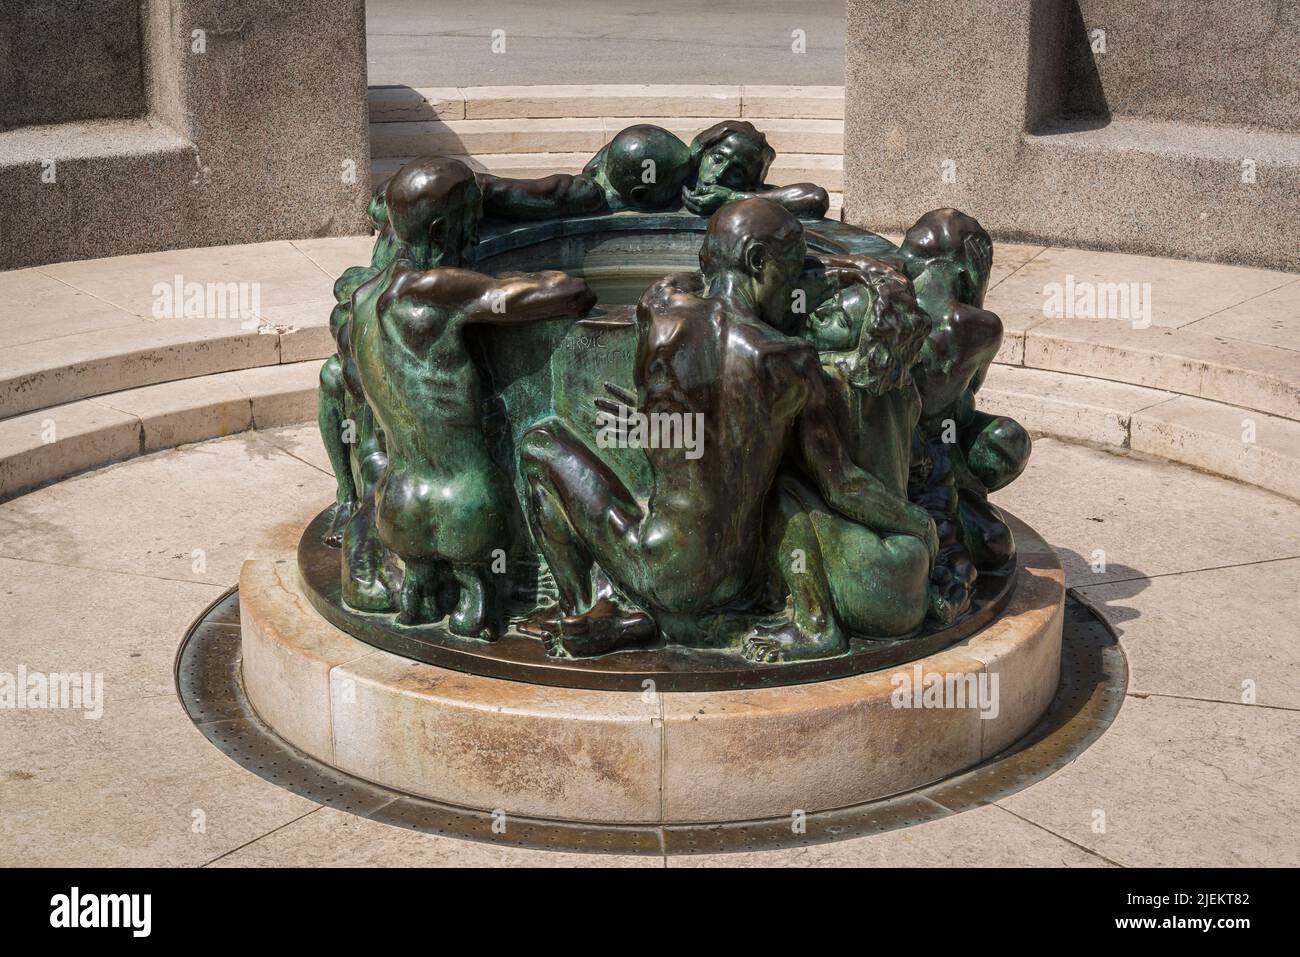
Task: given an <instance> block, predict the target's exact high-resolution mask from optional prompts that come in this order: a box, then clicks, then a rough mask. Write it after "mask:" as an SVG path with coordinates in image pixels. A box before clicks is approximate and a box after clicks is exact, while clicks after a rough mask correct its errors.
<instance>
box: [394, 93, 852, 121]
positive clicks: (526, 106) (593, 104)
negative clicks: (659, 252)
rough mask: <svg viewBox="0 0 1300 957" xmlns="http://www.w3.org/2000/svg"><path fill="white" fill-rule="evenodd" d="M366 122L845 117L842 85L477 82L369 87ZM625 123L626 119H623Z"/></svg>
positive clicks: (832, 118)
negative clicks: (603, 118) (477, 84)
mask: <svg viewBox="0 0 1300 957" xmlns="http://www.w3.org/2000/svg"><path fill="white" fill-rule="evenodd" d="M369 105H370V121H371V123H372V124H373V123H384V122H395V121H403V120H433V119H441V120H488V119H546V118H565V117H575V118H577V117H635V116H707V117H713V118H714V120H715V121H716V120H719V119H737V118H739V119H771V118H776V119H796V118H802V119H831V120H843V119H844V87H842V86H754V85H749V86H726V85H721V86H712V85H710V86H703V85H673V84H654V85H650V84H625V85H621V84H620V85H559V86H480V87H459V88H458V87H438V88H426V89H412V88H411V87H407V86H376V87H371V88H370V91H369ZM624 125H625V126H626V125H627V124H626V123H625V124H624Z"/></svg>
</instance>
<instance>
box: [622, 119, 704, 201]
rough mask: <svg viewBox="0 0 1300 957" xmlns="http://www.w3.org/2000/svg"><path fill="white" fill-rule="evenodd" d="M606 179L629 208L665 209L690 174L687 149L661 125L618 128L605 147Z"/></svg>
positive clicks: (676, 196) (645, 124)
mask: <svg viewBox="0 0 1300 957" xmlns="http://www.w3.org/2000/svg"><path fill="white" fill-rule="evenodd" d="M604 172H605V179H606V181H607V182H608V183H609V185H610V186H611V187H613V189H614V191H615V192H616V193H618V195H619V197H620V198H621V199H622V200H623V202H624V203H626V204H627V205H628V206H629V207H631V208H632V209H644V210H656V209H667V208H669V207H671V206H672V205H673V204H675V203H676V202H677V200H678V194H679V193H680V192H681V188H682V184H683V183H684V182H686V178H687V176H688V175H689V174H690V149H689V148H688V147H687V146H686V144H685V143H683V142H682V141H681V140H680V139H678V138H677V137H676V136H674V135H673V134H672V133H670V132H668V131H667V130H665V129H664V128H663V127H659V126H653V125H651V124H649V123H641V124H638V125H636V126H629V127H627V128H626V129H624V130H620V131H619V132H618V134H617V135H615V137H614V138H613V139H612V140H610V141H609V145H608V146H607V147H605V170H604Z"/></svg>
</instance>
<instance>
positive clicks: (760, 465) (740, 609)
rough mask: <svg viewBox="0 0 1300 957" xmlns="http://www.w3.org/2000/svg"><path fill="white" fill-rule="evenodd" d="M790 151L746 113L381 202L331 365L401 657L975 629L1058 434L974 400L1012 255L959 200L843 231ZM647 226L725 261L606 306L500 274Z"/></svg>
mask: <svg viewBox="0 0 1300 957" xmlns="http://www.w3.org/2000/svg"><path fill="white" fill-rule="evenodd" d="M774 156H775V154H774V152H773V151H772V149H771V147H770V146H768V144H767V141H766V138H765V137H764V136H763V135H762V133H760V132H759V131H758V130H756V129H755V128H754V127H753V126H752V125H751V124H749V123H746V122H741V121H728V122H723V123H719V124H717V125H716V126H713V127H711V128H710V129H708V130H705V131H704V132H702V133H701V134H700V135H699V136H697V137H696V138H695V140H694V141H693V142H692V143H691V144H690V145H689V146H687V145H686V144H685V143H683V142H682V141H681V140H679V139H678V138H677V137H675V136H673V134H671V133H669V132H668V131H666V130H662V129H660V128H658V127H654V126H649V125H640V126H632V127H629V128H628V129H625V130H623V131H622V132H620V133H619V134H618V135H617V136H615V137H614V139H613V140H612V141H611V142H610V143H609V144H608V145H607V146H606V147H605V148H604V149H602V150H601V151H600V152H599V153H597V155H596V156H595V157H593V158H592V160H591V161H590V162H589V163H588V164H587V166H586V168H585V169H584V170H583V172H582V173H581V174H578V175H564V174H561V175H555V176H550V177H545V178H542V179H537V180H518V179H506V178H500V177H496V176H491V175H488V174H475V173H473V172H471V171H470V170H469V169H468V168H467V167H465V166H464V165H463V164H461V163H459V162H457V161H455V160H450V159H437V158H432V159H422V160H417V161H413V162H412V163H409V164H407V165H406V166H405V167H403V168H402V169H401V170H400V171H399V172H398V173H397V174H395V175H394V176H393V178H392V179H391V180H390V181H389V182H387V183H386V184H384V185H383V187H381V189H380V190H379V191H378V192H377V193H376V198H375V200H374V202H372V205H371V215H372V219H373V220H374V222H375V226H376V230H377V232H378V238H377V240H376V244H375V249H374V253H373V255H372V260H371V262H370V264H369V265H367V266H358V267H354V268H353V269H350V270H348V271H347V272H345V273H344V275H343V276H342V277H340V279H339V282H338V284H337V285H336V289H335V294H336V298H337V299H338V304H337V306H336V307H335V310H334V313H333V315H332V316H331V330H332V332H333V333H334V336H335V341H336V344H337V347H338V349H337V354H336V355H335V356H334V357H332V358H331V359H330V360H329V361H328V362H327V363H326V364H325V367H324V369H323V370H322V378H321V382H322V385H321V393H320V425H321V432H322V437H323V439H324V441H325V445H326V449H327V451H328V452H329V455H330V460H331V462H332V463H333V465H334V469H335V474H336V477H337V485H338V496H337V501H336V504H335V505H334V506H333V509H332V511H331V512H330V514H329V515H328V516H327V520H326V518H323V519H322V521H323V522H324V524H323V525H322V524H321V523H320V522H318V523H317V524H318V526H319V527H320V533H319V534H321V535H322V536H323V539H324V544H325V545H328V546H333V547H336V548H338V549H339V551H338V552H336V553H335V554H337V555H338V563H339V577H340V582H341V584H340V587H339V592H338V595H339V598H338V602H339V605H340V606H341V608H342V609H343V610H344V611H347V613H348V614H351V615H354V616H355V615H363V616H367V615H368V616H370V618H369V619H366V620H367V621H369V622H371V624H372V625H373V627H376V628H382V629H385V630H387V631H388V632H389V633H391V634H392V635H394V636H395V638H394V641H396V642H397V643H398V644H400V643H401V642H403V641H408V640H409V641H415V640H416V639H417V638H418V639H419V640H421V641H429V642H434V643H437V642H441V641H445V642H449V643H455V642H465V641H469V642H479V643H482V642H491V641H493V640H495V639H497V638H499V637H502V636H505V635H509V636H512V637H511V640H512V641H521V640H532V641H535V642H536V647H537V648H538V649H539V654H542V655H544V656H545V657H547V658H549V659H553V660H557V661H561V662H562V661H565V660H572V659H587V658H592V657H594V656H602V655H609V654H638V653H644V652H643V651H642V650H643V649H653V648H665V647H669V648H677V647H680V648H694V649H707V650H708V651H709V653H711V654H721V655H729V656H732V658H734V660H735V661H736V662H737V663H738V664H739V665H740V666H744V665H745V663H749V665H750V666H752V667H760V666H766V665H771V664H779V663H785V662H790V663H793V662H801V661H817V660H821V659H829V658H834V657H837V656H843V655H846V654H849V653H850V649H851V647H852V646H853V644H854V643H855V642H862V641H868V642H870V641H877V642H887V643H893V644H896V643H899V642H909V641H914V640H916V639H918V638H922V637H924V636H926V635H931V634H935V633H936V632H939V631H942V630H943V629H949V628H951V627H953V626H954V625H955V624H956V623H959V622H960V621H961V620H963V616H966V615H968V614H970V613H972V609H973V607H974V605H975V604H977V603H978V601H977V598H976V596H977V593H978V589H979V587H980V580H981V579H982V577H983V576H986V575H993V576H997V575H999V574H1001V575H1005V574H1006V571H1007V569H1008V568H1010V567H1012V566H1013V565H1014V560H1015V552H1014V542H1013V540H1012V538H1011V534H1010V531H1009V529H1008V528H1007V526H1006V524H1005V523H1004V522H1003V521H1002V517H1001V515H1000V513H999V512H998V511H997V509H996V508H995V507H994V506H993V505H991V504H990V503H989V501H988V495H989V493H991V492H993V491H996V490H997V489H998V488H1001V487H1003V486H1004V485H1006V484H1007V483H1008V482H1010V481H1011V480H1013V479H1014V478H1015V477H1016V476H1017V475H1019V473H1020V472H1021V471H1022V470H1023V468H1024V465H1025V462H1026V461H1027V459H1028V455H1029V448H1030V442H1029V437H1028V435H1027V434H1026V433H1025V431H1024V430H1023V429H1022V428H1021V427H1020V426H1019V425H1018V424H1017V423H1015V422H1014V421H1012V420H1010V419H1007V418H1005V417H997V416H991V415H988V414H986V413H983V412H980V411H979V410H977V408H976V405H975V397H976V394H977V393H978V391H979V388H980V386H981V384H982V382H983V379H984V376H985V374H986V372H987V369H988V366H989V363H990V362H991V361H992V359H993V356H994V355H995V354H996V352H997V349H998V346H999V344H1000V342H1001V335H1002V330H1001V323H1000V321H999V320H998V318H997V316H995V315H994V314H993V313H991V312H988V311H987V310H985V309H984V308H983V296H984V291H985V288H986V286H987V282H988V276H989V269H990V266H991V263H992V244H991V242H990V241H989V238H988V236H987V234H985V233H984V231H983V230H982V229H981V228H980V226H979V224H978V223H977V222H976V221H975V220H973V219H971V218H970V217H968V216H965V215H963V214H961V213H959V212H957V211H955V210H937V211H934V212H932V213H928V214H926V216H924V217H922V219H921V220H920V221H918V223H917V225H916V226H914V227H913V228H912V229H911V230H910V231H909V232H908V233H907V235H906V237H905V238H904V240H903V242H902V244H901V245H900V246H899V247H896V248H895V247H893V246H892V245H891V244H889V243H887V242H885V241H884V240H882V239H880V237H877V236H874V234H870V233H866V232H865V231H860V230H853V229H852V228H851V227H846V226H842V225H841V224H837V223H831V222H830V221H827V220H823V219H821V217H822V215H823V214H824V213H825V211H826V208H827V204H828V196H827V194H826V192H825V190H823V189H821V188H820V187H817V186H814V185H812V184H799V185H795V186H787V187H780V188H774V187H769V186H765V185H764V183H763V180H764V178H765V176H766V174H767V170H768V168H769V166H770V165H771V163H772V161H773V158H774ZM620 213H624V214H627V215H631V214H634V213H635V214H639V215H646V216H655V217H660V219H653V220H649V221H648V222H650V223H651V225H652V226H654V228H658V229H662V230H671V231H673V233H674V235H678V236H683V235H693V236H696V237H698V239H699V253H698V261H699V268H698V270H688V271H676V272H673V273H672V274H671V275H667V276H665V277H663V278H661V279H659V280H658V281H653V282H650V283H649V284H648V285H647V287H646V288H645V289H644V291H643V292H642V293H641V294H640V296H639V299H637V300H636V301H635V305H633V306H619V305H616V304H614V303H604V304H602V305H599V306H598V305H597V300H598V296H597V295H596V294H595V293H594V292H593V290H592V289H591V288H589V287H588V285H587V283H586V282H584V281H583V280H582V279H581V278H579V277H576V276H573V277H571V276H569V275H566V274H565V273H564V272H558V271H554V270H550V271H541V272H535V273H514V272H510V271H501V270H499V269H492V268H489V267H485V266H483V265H482V264H481V260H482V259H483V257H484V255H485V254H488V256H489V258H492V257H495V256H499V255H500V254H501V250H503V249H504V250H507V251H508V250H509V249H510V248H511V246H510V242H516V240H517V229H516V227H515V226H513V225H511V224H519V223H539V224H541V226H539V228H544V229H545V230H546V235H548V236H551V235H553V236H556V237H564V236H571V235H579V234H581V235H594V236H596V238H595V239H593V240H592V245H593V248H596V247H598V246H599V242H600V238H599V237H600V236H601V235H602V233H601V232H600V231H601V230H602V229H603V228H604V224H605V223H607V222H610V223H612V222H613V217H614V216H615V214H620ZM706 217H707V221H706ZM801 220H802V222H801ZM641 223H642V221H641V220H638V221H637V224H641ZM487 224H499V225H494V226H492V228H491V229H489V230H488V231H487V233H486V234H485V233H484V232H483V230H482V228H481V227H484V226H486V225H487ZM546 224H554V225H551V226H548V225H546ZM656 224H658V225H656ZM512 230H516V231H515V232H512ZM511 237H515V239H511ZM836 237H840V239H842V240H843V241H840V239H837V238H836ZM507 240H509V242H507ZM557 241H558V240H557ZM476 270H482V271H476ZM621 301H622V302H631V301H633V300H632V299H623V300H621ZM581 343H597V344H598V345H599V346H600V348H587V349H585V350H584V349H582V348H578V347H576V346H575V344H581ZM313 547H323V546H321V545H320V540H319V539H317V542H316V543H315V544H314V545H313ZM368 627H370V626H368ZM440 635H441V636H445V637H441V638H440V637H439V636H440ZM403 636H405V637H403Z"/></svg>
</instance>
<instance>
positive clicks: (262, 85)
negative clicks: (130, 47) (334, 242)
mask: <svg viewBox="0 0 1300 957" xmlns="http://www.w3.org/2000/svg"><path fill="white" fill-rule="evenodd" d="M42 6H48V5H40V4H37V5H33V6H32V7H31V8H29V9H38V8H40V7H42ZM123 6H126V7H129V8H131V9H128V10H126V11H123V10H122V9H121V8H122V7H123ZM109 8H111V9H109ZM109 14H111V16H108V15H109ZM63 16H64V19H65V20H67V21H68V22H67V23H66V24H65V29H67V30H70V31H72V33H73V35H74V36H78V37H91V36H95V35H105V34H107V35H114V31H115V30H116V31H117V33H119V34H121V35H122V36H127V35H129V36H133V37H135V38H136V44H137V46H138V49H139V54H138V57H137V58H136V60H135V61H133V63H132V64H131V65H130V66H132V67H133V68H134V69H136V70H137V71H138V72H139V76H136V77H134V78H133V80H132V82H133V83H134V88H135V89H137V90H138V96H137V97H136V101H137V102H136V103H135V105H134V108H132V105H131V104H130V103H128V104H127V106H126V107H124V108H118V104H117V103H116V99H120V97H117V98H116V99H115V101H114V104H113V105H114V110H112V111H109V112H104V111H103V110H98V111H97V110H96V109H94V108H93V106H87V105H86V103H85V100H86V98H87V97H90V96H93V95H95V94H94V93H93V92H92V91H86V90H77V91H73V90H72V88H71V87H69V88H68V94H69V96H72V94H73V93H74V92H75V94H76V108H71V107H65V108H63V109H62V110H61V112H60V113H59V115H54V116H42V117H40V118H39V120H38V121H39V122H41V123H43V124H44V125H40V126H36V125H32V123H31V122H27V121H24V119H23V118H22V117H23V114H22V113H21V112H20V111H19V110H17V109H16V107H17V105H18V104H17V103H16V102H15V100H16V99H17V98H18V97H20V96H23V95H24V94H23V93H22V91H23V89H24V86H23V84H22V83H21V82H19V83H17V84H14V83H7V84H3V83H0V129H4V131H3V132H0V268H13V267H16V266H23V265H32V264H37V263H44V262H52V261H58V260H63V259H78V258H88V257H96V256H108V255H115V254H120V253H131V252H144V251H149V250H156V249H165V248H177V247H184V246H204V245H214V244H223V243H239V242H258V241H262V240H269V239H284V238H297V237H307V236H326V235H348V234H357V233H362V232H365V231H366V229H367V228H368V221H367V219H366V216H365V207H366V200H367V198H368V193H369V133H368V120H367V115H366V58H365V49H366V37H365V3H364V0H296V2H294V3H292V4H268V3H265V2H264V0H134V2H133V3H130V4H125V5H124V4H123V3H121V2H110V0H83V2H79V3H77V4H75V5H73V6H72V7H71V8H70V9H67V8H65V10H64V12H63ZM106 16H108V19H107V20H106V19H105V17H106ZM123 17H126V18H128V19H127V20H122V18H123ZM119 20H121V21H122V22H117V21H119ZM29 21H30V17H28V18H26V19H25V18H24V17H22V16H6V17H4V18H3V19H0V28H3V29H4V31H5V33H4V35H3V36H0V49H4V48H10V49H14V48H16V49H20V50H21V49H28V48H29V47H30V46H31V45H32V44H36V43H37V42H38V41H37V39H36V38H35V37H33V36H31V34H30V32H29V31H30V27H31V23H30V22H29ZM34 49H39V47H35V48H34ZM128 52H129V51H128ZM21 68H22V67H21V66H20V69H21ZM62 69H63V72H64V74H65V75H67V76H69V77H73V76H76V75H77V72H76V71H77V70H78V64H77V63H74V62H67V63H65V64H64V66H63V68H62ZM47 79H48V77H47ZM56 85H57V84H56ZM104 95H106V94H104ZM7 117H14V118H16V119H17V122H16V123H5V122H4V119H5V118H7ZM88 117H97V118H94V119H90V118H88ZM6 126H8V127H9V128H7V129H5V128H4V127H6Z"/></svg>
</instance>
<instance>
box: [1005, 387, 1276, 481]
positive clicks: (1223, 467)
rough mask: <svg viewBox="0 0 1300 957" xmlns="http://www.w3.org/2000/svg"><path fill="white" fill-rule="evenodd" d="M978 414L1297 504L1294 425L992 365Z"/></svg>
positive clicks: (1174, 397) (1181, 398)
mask: <svg viewBox="0 0 1300 957" xmlns="http://www.w3.org/2000/svg"><path fill="white" fill-rule="evenodd" d="M979 406H980V408H981V409H983V410H984V411H987V412H992V413H994V414H998V415H1009V416H1011V417H1013V418H1015V419H1016V420H1017V421H1018V422H1020V423H1021V424H1022V425H1024V426H1025V427H1026V428H1027V429H1029V430H1030V431H1031V432H1034V433H1041V434H1044V435H1050V436H1055V437H1057V438H1062V439H1067V440H1069V441H1074V442H1087V443H1090V444H1095V445H1101V446H1105V447H1109V448H1115V449H1131V450H1132V451H1135V452H1143V453H1146V454H1148V455H1154V456H1157V457H1159V458H1163V459H1168V460H1170V461H1172V462H1178V463H1180V464H1183V465H1189V466H1191V467H1193V468H1196V469H1200V470H1202V471H1205V472H1210V473H1213V474H1215V475H1222V476H1226V477H1227V478H1233V479H1237V480H1238V481H1241V482H1245V483H1247V484H1249V485H1255V486H1258V487H1260V488H1264V489H1268V490H1269V491H1272V492H1277V493H1278V494H1280V495H1284V496H1286V497H1288V498H1291V499H1295V500H1300V422H1297V421H1295V420H1292V419H1287V418H1283V417H1282V416H1276V415H1268V414H1265V413H1262V412H1258V411H1256V410H1253V409H1246V408H1242V407H1240V406H1235V405H1229V404H1227V403H1223V402H1212V401H1208V400H1205V399H1198V398H1194V397H1192V396H1186V395H1178V394H1177V393H1174V392H1167V391H1164V390H1160V389H1150V388H1145V387H1141V386H1133V385H1127V384H1124V383H1117V382H1108V381H1105V380H1101V379H1094V378H1089V377H1088V376H1082V375H1068V374H1065V373H1060V372H1049V371H1044V370H1040V369H1025V368H1016V367H1014V366H1006V365H995V366H994V367H993V368H992V369H991V370H990V371H989V376H988V380H987V381H986V383H985V385H984V388H983V389H982V390H981V391H980V398H979Z"/></svg>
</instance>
